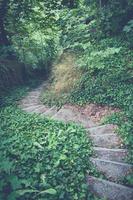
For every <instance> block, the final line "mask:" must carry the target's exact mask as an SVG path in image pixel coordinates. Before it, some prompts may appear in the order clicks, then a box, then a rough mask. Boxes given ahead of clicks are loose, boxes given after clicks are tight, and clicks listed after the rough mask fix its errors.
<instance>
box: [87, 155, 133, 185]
mask: <svg viewBox="0 0 133 200" xmlns="http://www.w3.org/2000/svg"><path fill="white" fill-rule="evenodd" d="M91 161H92V163H93V164H94V165H95V166H96V168H97V169H98V171H99V172H101V173H102V174H104V175H105V176H106V178H107V179H108V180H111V181H116V182H117V181H120V180H122V178H123V177H124V176H126V175H128V174H131V173H133V165H130V164H126V163H120V162H115V161H108V160H102V159H98V158H91Z"/></svg>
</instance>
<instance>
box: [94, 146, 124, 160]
mask: <svg viewBox="0 0 133 200" xmlns="http://www.w3.org/2000/svg"><path fill="white" fill-rule="evenodd" d="M94 152H95V156H96V157H98V158H99V159H104V160H105V159H106V160H111V161H117V162H125V159H126V157H127V155H128V151H127V150H126V149H107V148H101V147H94Z"/></svg>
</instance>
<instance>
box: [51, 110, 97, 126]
mask: <svg viewBox="0 0 133 200" xmlns="http://www.w3.org/2000/svg"><path fill="white" fill-rule="evenodd" d="M53 118H54V119H56V120H61V121H63V122H75V123H78V124H79V125H82V126H84V127H86V128H89V127H93V126H95V124H94V123H93V122H92V121H91V120H90V119H89V118H87V117H86V116H85V115H83V114H81V113H80V112H77V111H74V110H72V109H70V108H65V107H62V108H61V109H60V110H59V111H58V113H57V114H56V115H54V116H53Z"/></svg>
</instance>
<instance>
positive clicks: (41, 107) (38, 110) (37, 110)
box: [33, 105, 49, 114]
mask: <svg viewBox="0 0 133 200" xmlns="http://www.w3.org/2000/svg"><path fill="white" fill-rule="evenodd" d="M48 110H49V108H48V107H46V106H44V105H41V106H40V107H38V108H36V109H35V110H33V112H34V113H37V114H43V113H45V112H47V111H48Z"/></svg>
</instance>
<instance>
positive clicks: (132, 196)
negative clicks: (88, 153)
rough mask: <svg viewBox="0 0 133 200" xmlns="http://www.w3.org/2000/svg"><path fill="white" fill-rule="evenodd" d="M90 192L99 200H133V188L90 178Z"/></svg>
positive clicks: (88, 180)
mask: <svg viewBox="0 0 133 200" xmlns="http://www.w3.org/2000/svg"><path fill="white" fill-rule="evenodd" d="M87 183H88V187H89V190H90V191H91V192H92V193H93V194H95V195H96V196H97V197H99V198H104V199H107V200H133V188H130V187H126V186H123V185H120V184H116V183H113V182H110V181H106V180H102V179H99V178H95V177H92V176H88V178H87Z"/></svg>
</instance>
